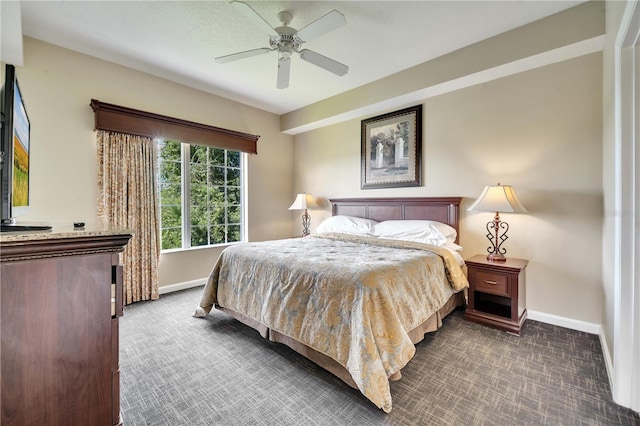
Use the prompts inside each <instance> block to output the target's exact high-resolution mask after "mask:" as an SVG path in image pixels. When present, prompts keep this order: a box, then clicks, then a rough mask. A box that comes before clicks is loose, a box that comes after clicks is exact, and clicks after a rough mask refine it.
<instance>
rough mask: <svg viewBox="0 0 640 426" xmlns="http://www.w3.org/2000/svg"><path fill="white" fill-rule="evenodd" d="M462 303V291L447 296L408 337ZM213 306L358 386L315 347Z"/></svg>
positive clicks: (418, 336) (435, 325)
mask: <svg viewBox="0 0 640 426" xmlns="http://www.w3.org/2000/svg"><path fill="white" fill-rule="evenodd" d="M464 304H465V297H464V291H460V292H458V293H454V294H453V295H452V296H451V297H450V298H449V300H447V302H446V303H445V304H444V306H442V308H440V309H439V310H438V311H437V312H436V313H435V314H433V315H431V316H430V317H429V318H428V319H427V320H426V321H425V322H423V323H422V324H420V325H419V326H418V327H416V328H414V329H413V330H411V331H409V333H408V334H409V338H410V339H411V341H412V342H413V343H414V344H416V343H418V342H420V341H422V340H423V339H424V335H425V334H426V333H431V332H434V331H436V330H437V329H439V328H440V327H441V326H442V319H443V318H445V317H446V316H447V315H449V314H450V313H451V312H453V311H454V310H455V309H456V308H457V307H458V306H464ZM214 306H215V308H216V309H218V310H220V311H222V312H224V313H226V314H228V315H230V316H232V317H233V318H235V319H237V320H238V321H240V322H241V323H243V324H245V325H248V326H249V327H251V328H253V329H255V330H257V331H258V332H259V333H260V335H261V336H262V337H263V338H265V339H269V340H270V341H272V342H277V343H282V344H284V345H287V346H288V347H290V348H291V349H293V350H294V351H296V352H297V353H299V354H300V355H302V356H304V357H305V358H308V359H309V360H311V361H313V362H314V363H316V364H317V365H319V366H320V367H322V368H324V369H325V370H327V371H329V372H330V373H332V374H333V375H335V376H337V377H338V378H340V379H341V380H342V381H344V382H345V383H346V384H348V385H349V386H351V387H353V388H355V389H357V388H358V387H357V386H356V384H355V382H354V381H353V379H352V378H351V374H349V371H348V370H347V369H346V368H344V367H343V366H342V365H340V364H338V363H337V362H336V361H335V360H334V359H332V358H331V357H328V356H327V355H324V354H322V353H320V352H318V351H316V350H315V349H312V348H310V347H309V346H307V345H305V344H304V343H300V342H298V341H297V340H294V339H292V338H291V337H289V336H287V335H285V334H282V333H279V332H277V331H275V330H271V329H269V328H268V327H267V326H266V325H264V324H262V323H260V322H258V321H256V320H254V319H251V318H249V317H247V316H246V315H243V314H241V313H239V312H236V311H233V310H231V309H227V308H224V307H222V306H218V305H217V304H215V305H214ZM401 377H402V374H401V373H400V371H396V372H394V373H393V374H392V375H391V376H390V377H389V380H399V379H400V378H401Z"/></svg>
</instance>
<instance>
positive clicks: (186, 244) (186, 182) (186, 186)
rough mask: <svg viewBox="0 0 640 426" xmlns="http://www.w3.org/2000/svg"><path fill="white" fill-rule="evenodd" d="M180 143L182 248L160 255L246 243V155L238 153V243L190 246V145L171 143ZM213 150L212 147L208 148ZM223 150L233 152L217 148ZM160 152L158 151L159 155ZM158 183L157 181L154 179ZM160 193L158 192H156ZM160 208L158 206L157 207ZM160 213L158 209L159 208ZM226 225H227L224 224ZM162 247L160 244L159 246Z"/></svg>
mask: <svg viewBox="0 0 640 426" xmlns="http://www.w3.org/2000/svg"><path fill="white" fill-rule="evenodd" d="M163 141H164V140H161V139H158V140H156V143H158V142H163ZM172 142H178V143H180V154H181V155H180V175H181V176H180V180H181V182H180V183H181V190H182V194H181V195H182V196H181V203H180V211H181V212H182V214H181V231H182V247H177V248H170V249H162V250H161V253H171V252H178V251H187V250H198V249H206V248H212V247H220V246H227V245H232V244H238V243H241V242H246V241H247V237H246V236H247V221H246V217H247V207H246V201H247V196H246V193H247V191H246V182H247V179H246V177H247V172H246V165H247V153H246V152H239V154H240V241H232V242H224V243H218V244H207V245H201V246H191V208H190V198H189V196H190V194H191V179H190V171H191V170H190V168H191V161H190V159H191V145H193V144H190V143H188V142H181V141H173V140H172ZM209 148H214V147H209ZM217 149H223V150H225V151H233V150H231V149H228V148H217ZM159 152H160V151H158V153H159ZM158 166H159V167H160V160H159V162H158ZM156 181H158V179H156ZM158 193H160V191H158ZM159 200H160V199H159V198H158V201H159ZM159 207H160V206H159ZM159 211H160V208H159ZM225 225H227V224H225ZM160 238H162V218H160ZM160 246H161V247H162V244H161V245H160Z"/></svg>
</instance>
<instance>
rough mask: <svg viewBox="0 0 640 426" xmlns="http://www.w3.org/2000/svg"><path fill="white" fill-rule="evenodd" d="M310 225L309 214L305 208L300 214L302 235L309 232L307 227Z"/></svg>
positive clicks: (304, 235)
mask: <svg viewBox="0 0 640 426" xmlns="http://www.w3.org/2000/svg"><path fill="white" fill-rule="evenodd" d="M310 226H311V216H310V215H309V213H307V209H304V213H303V214H302V236H303V237H306V236H307V235H309V234H310V233H311V232H310V231H309V227H310Z"/></svg>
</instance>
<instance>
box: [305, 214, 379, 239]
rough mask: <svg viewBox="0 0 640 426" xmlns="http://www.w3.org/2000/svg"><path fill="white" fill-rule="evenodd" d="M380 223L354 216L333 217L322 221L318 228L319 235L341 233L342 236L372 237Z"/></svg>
mask: <svg viewBox="0 0 640 426" xmlns="http://www.w3.org/2000/svg"><path fill="white" fill-rule="evenodd" d="M377 223H378V222H376V221H375V220H371V219H363V218H361V217H353V216H342V215H337V216H331V217H329V218H327V219H325V220H323V221H322V223H321V224H320V225H318V227H317V228H316V232H317V233H318V234H325V233H327V232H339V233H341V234H355V235H370V234H371V230H372V229H373V227H374V225H376V224H377Z"/></svg>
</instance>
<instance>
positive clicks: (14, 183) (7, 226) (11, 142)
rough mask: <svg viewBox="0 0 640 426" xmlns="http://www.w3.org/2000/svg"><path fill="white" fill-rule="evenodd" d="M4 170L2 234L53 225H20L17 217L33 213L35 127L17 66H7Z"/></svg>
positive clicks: (0, 164)
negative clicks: (32, 145)
mask: <svg viewBox="0 0 640 426" xmlns="http://www.w3.org/2000/svg"><path fill="white" fill-rule="evenodd" d="M1 106H2V110H1V112H2V114H1V118H2V120H1V122H2V132H1V133H0V168H1V169H2V179H1V181H0V185H1V187H2V194H1V199H0V201H1V204H0V210H1V213H2V215H1V217H0V219H1V225H2V227H1V228H2V231H22V230H40V229H49V228H50V227H49V226H28V225H23V226H16V225H15V224H14V222H15V218H16V217H17V216H21V215H24V214H26V213H27V212H28V210H29V192H30V191H29V172H30V167H31V164H30V162H29V159H30V139H29V138H30V136H31V124H30V122H29V115H28V114H27V109H26V107H25V103H24V98H23V96H22V92H21V91H20V86H19V85H18V80H17V78H16V71H15V67H14V66H13V65H9V64H7V65H6V66H5V80H4V86H2V94H1Z"/></svg>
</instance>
